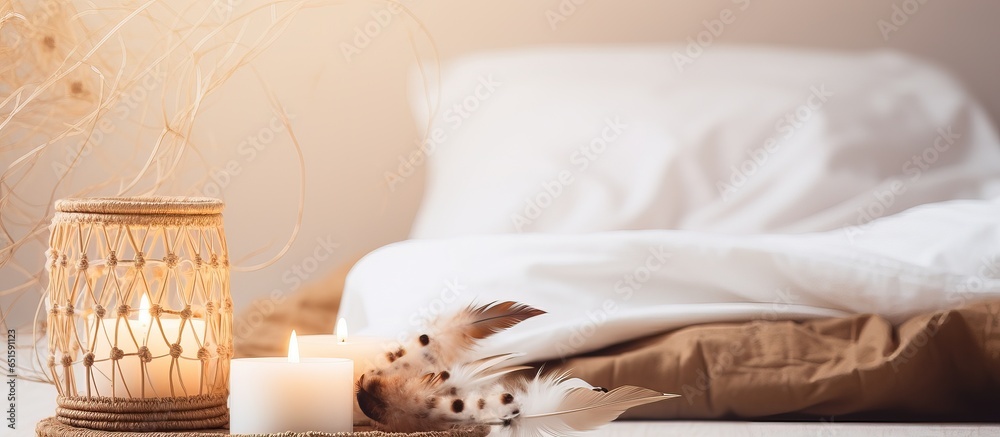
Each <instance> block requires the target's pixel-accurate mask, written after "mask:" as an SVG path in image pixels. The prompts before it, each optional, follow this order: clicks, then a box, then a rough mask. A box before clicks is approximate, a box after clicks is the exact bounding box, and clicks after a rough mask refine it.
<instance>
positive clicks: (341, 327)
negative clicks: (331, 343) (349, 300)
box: [334, 317, 347, 343]
mask: <svg viewBox="0 0 1000 437" xmlns="http://www.w3.org/2000/svg"><path fill="white" fill-rule="evenodd" d="M334 334H336V336H337V343H347V320H345V319H344V318H343V317H341V318H340V320H337V330H336V331H334Z"/></svg>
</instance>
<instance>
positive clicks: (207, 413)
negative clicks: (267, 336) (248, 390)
mask: <svg viewBox="0 0 1000 437" xmlns="http://www.w3.org/2000/svg"><path fill="white" fill-rule="evenodd" d="M227 397H228V393H219V394H213V395H205V396H187V397H176V398H153V399H129V398H106V397H85V396H59V397H58V398H57V400H56V402H57V405H58V408H56V417H54V418H53V419H54V420H55V421H58V422H59V423H61V424H63V425H67V426H70V427H78V428H86V429H90V430H102V431H165V430H194V429H211V428H219V427H222V426H225V425H226V424H227V423H229V409H228V408H227V407H226V399H227ZM39 426H41V423H39Z"/></svg>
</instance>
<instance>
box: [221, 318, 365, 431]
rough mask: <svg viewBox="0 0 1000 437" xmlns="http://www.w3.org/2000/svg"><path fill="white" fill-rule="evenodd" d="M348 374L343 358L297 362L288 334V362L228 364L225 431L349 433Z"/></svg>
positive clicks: (350, 396)
mask: <svg viewBox="0 0 1000 437" xmlns="http://www.w3.org/2000/svg"><path fill="white" fill-rule="evenodd" d="M353 374H354V363H353V362H352V361H351V360H348V359H343V358H301V359H300V358H299V351H298V342H297V341H296V338H295V331H292V337H291V339H290V340H289V343H288V357H287V358H240V359H234V360H232V362H231V363H230V373H229V382H230V390H229V404H230V405H229V407H230V408H229V432H230V433H231V434H269V433H280V432H308V431H316V432H325V433H337V432H351V431H352V430H353V420H352V417H351V412H352V405H353V404H354V403H353V401H352V399H353V397H354V387H353V381H352V375H353Z"/></svg>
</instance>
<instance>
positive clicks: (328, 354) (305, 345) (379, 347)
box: [299, 319, 396, 381]
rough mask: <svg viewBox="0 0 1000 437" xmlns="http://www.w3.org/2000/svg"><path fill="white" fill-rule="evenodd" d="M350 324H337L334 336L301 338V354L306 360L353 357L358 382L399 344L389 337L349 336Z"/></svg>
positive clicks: (307, 336) (340, 321)
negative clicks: (348, 328) (307, 358)
mask: <svg viewBox="0 0 1000 437" xmlns="http://www.w3.org/2000/svg"><path fill="white" fill-rule="evenodd" d="M347 334H348V332H347V321H346V320H344V319H340V320H339V321H337V328H336V330H335V331H334V334H333V335H329V334H327V335H303V336H301V337H299V351H300V352H301V353H302V356H303V357H312V358H349V359H351V360H353V361H354V380H355V381H357V380H358V378H360V377H361V375H363V374H364V373H365V372H367V371H368V370H370V369H371V368H372V367H375V363H376V362H377V360H378V359H379V357H381V356H384V355H385V354H386V353H388V352H392V351H395V350H396V348H394V347H393V346H394V345H395V342H393V341H392V340H389V339H388V338H379V337H360V336H348V335H347Z"/></svg>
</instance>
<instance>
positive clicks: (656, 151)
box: [238, 46, 1000, 432]
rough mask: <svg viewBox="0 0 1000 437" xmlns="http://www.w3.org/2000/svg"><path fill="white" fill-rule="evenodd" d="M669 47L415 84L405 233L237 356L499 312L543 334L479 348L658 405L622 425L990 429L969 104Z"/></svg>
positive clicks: (908, 73)
mask: <svg viewBox="0 0 1000 437" xmlns="http://www.w3.org/2000/svg"><path fill="white" fill-rule="evenodd" d="M672 50H673V48H672V47H670V46H650V47H628V48H621V47H614V48H587V49H566V48H541V49H533V50H527V51H524V50H520V51H512V52H502V53H492V54H482V55H476V56H471V57H468V58H466V59H462V60H459V61H455V62H453V63H451V64H449V65H446V66H445V67H444V68H443V70H442V77H443V81H442V86H441V88H440V89H431V90H430V91H429V92H423V91H422V88H421V87H420V86H416V87H414V88H415V90H416V91H414V96H413V100H414V108H415V110H416V112H417V114H418V119H422V117H431V118H432V121H433V123H432V124H431V129H430V130H428V132H427V134H428V138H430V139H434V138H438V139H439V141H437V142H435V141H430V142H426V143H425V146H426V147H424V148H422V149H421V151H422V153H423V154H424V156H423V157H422V159H424V160H426V165H427V167H428V187H427V193H426V195H425V198H424V201H423V204H422V207H421V210H420V213H419V214H418V216H417V218H416V221H415V224H414V227H413V230H412V233H411V239H410V240H407V241H403V242H400V243H395V244H392V245H389V246H386V247H383V248H380V249H378V250H376V251H374V252H372V253H369V254H367V255H366V256H364V257H363V258H362V259H361V260H360V261H358V262H357V263H356V264H355V263H352V264H351V265H348V266H344V269H343V271H342V272H341V276H336V277H332V278H328V279H327V280H325V281H320V282H319V283H318V284H317V288H316V290H317V291H315V292H310V291H304V292H302V293H300V295H299V296H297V297H296V298H295V299H293V301H292V302H290V303H285V305H284V307H285V308H284V309H282V310H278V311H275V312H272V313H269V315H268V317H265V318H264V319H267V320H268V321H267V322H265V324H266V325H267V326H268V329H267V330H255V331H254V332H255V333H259V335H257V334H254V335H247V336H244V337H243V338H238V341H240V342H241V345H242V346H241V349H242V350H243V351H244V352H246V353H247V354H257V353H270V352H272V351H274V350H275V348H277V347H280V346H277V345H280V344H282V340H281V339H282V338H284V337H287V333H288V331H289V330H291V328H292V327H293V326H294V327H296V329H299V332H329V331H330V330H332V329H333V320H334V318H333V316H332V315H333V314H334V312H336V313H337V314H338V315H339V317H344V318H346V319H347V321H348V323H349V324H350V325H351V326H352V327H356V328H352V329H358V331H360V332H361V333H363V334H373V335H380V336H389V337H393V338H397V337H398V338H399V339H404V338H406V336H407V335H410V334H412V333H413V332H415V330H417V329H419V328H418V327H419V326H420V324H421V323H422V322H424V321H426V320H427V319H428V318H429V317H431V316H433V315H435V314H440V313H441V312H442V311H445V310H446V309H448V308H454V307H456V306H460V305H464V304H467V303H469V302H470V301H479V302H489V301H493V300H518V301H522V302H525V303H529V304H531V305H534V306H536V307H539V308H541V309H544V310H546V311H548V314H546V315H545V316H543V317H538V318H535V319H533V320H529V321H527V322H525V323H523V324H522V325H519V326H518V327H516V328H515V329H513V330H511V331H510V332H508V333H505V335H503V336H498V338H496V339H494V340H493V341H490V342H488V343H487V344H486V345H485V347H484V348H483V350H482V351H481V353H483V354H484V355H485V354H491V353H498V352H501V351H510V350H518V351H522V352H525V353H526V355H525V356H524V357H523V359H521V362H524V363H531V364H534V365H542V364H544V365H545V367H546V368H547V369H568V370H570V371H571V372H572V373H573V375H574V376H580V377H582V378H584V379H587V380H588V381H591V382H592V383H594V384H598V385H605V386H611V387H613V386H617V385H623V384H638V385H646V386H651V387H652V388H655V389H658V390H663V391H666V392H674V393H679V394H681V395H682V396H683V397H682V398H681V400H679V401H677V402H662V403H658V404H654V405H649V406H645V407H640V408H635V409H633V410H631V411H630V412H629V413H627V414H626V415H625V416H624V417H625V418H630V419H671V420H678V419H730V420H733V419H742V420H747V419H753V420H807V421H814V422H815V421H819V420H822V421H827V422H829V421H833V422H835V423H839V422H840V421H843V420H848V421H887V420H892V421H997V420H998V419H1000V416H998V413H997V411H1000V409H998V406H1000V390H998V388H1000V318H998V313H1000V222H998V221H997V220H996V217H1000V202H998V200H1000V141H998V139H997V134H996V128H995V127H994V126H993V125H992V123H991V121H990V120H989V118H988V117H987V116H986V115H985V113H984V112H983V111H982V109H981V108H980V106H979V105H978V103H977V102H976V101H975V99H973V98H972V97H971V96H969V95H968V94H967V93H966V92H965V91H964V90H963V88H962V87H961V85H960V84H958V83H956V82H955V81H954V80H953V79H952V78H951V77H950V76H949V75H948V74H947V73H946V72H944V71H942V70H941V69H939V68H937V67H935V66H932V65H929V64H927V63H925V62H922V61H920V60H918V59H914V58H912V57H909V56H906V55H902V54H899V53H894V52H885V51H877V52H870V53H861V54H845V53H822V52H812V51H810V52H798V51H787V50H779V49H764V48H724V47H720V48H718V49H717V50H713V52H712V53H706V54H705V55H704V56H703V57H702V58H699V60H698V62H697V63H696V64H695V65H692V66H690V68H686V69H685V70H684V71H678V70H677V69H675V68H673V67H672V64H671V62H672V61H671V58H670V53H672ZM415 82H418V81H415ZM484 84H487V85H488V86H487V85H484ZM456 108H458V109H456ZM459 109H461V110H462V111H459ZM348 271H349V272H350V273H349V274H347V272H348ZM340 284H343V285H342V289H343V296H342V299H341V295H340V293H339V292H337V291H340V290H341V285H340ZM331 290H333V291H334V292H331ZM390 301H391V302H393V305H386V304H385V302H390ZM258 316H259V314H258ZM257 318H258V319H260V318H261V317H257ZM272 322H273V323H272ZM276 326H278V327H281V328H279V329H276V328H275V327H276ZM265 331H267V332H265ZM615 426H622V427H625V426H633V427H637V428H630V429H657V425H655V424H654V425H649V424H644V425H640V424H630V425H615ZM644 426H648V427H651V428H642V427H644ZM663 426H667V425H663ZM672 426H692V427H694V428H691V429H693V430H694V429H696V428H697V426H699V425H691V424H685V425H680V424H674V425H672ZM732 426H736V427H741V426H747V427H748V428H739V429H745V430H747V432H758V431H753V429H757V430H759V432H771V430H772V428H768V426H778V427H780V426H779V425H764V424H761V425H758V424H753V425H747V424H741V425H736V424H734V425H732ZM788 426H790V428H787V429H798V428H794V427H795V426H796V425H788ZM858 426H867V425H858ZM754 427H760V428H754ZM613 429H616V428H615V427H611V428H609V430H613ZM617 429H625V428H617ZM774 429H778V428H774ZM822 429H830V428H822ZM848 429H849V428H848ZM897 429H899V430H905V429H907V428H906V425H899V427H898V428H897ZM969 429H974V430H976V431H975V432H991V431H990V427H973V428H969ZM650 432H652V431H650ZM692 432H698V431H692Z"/></svg>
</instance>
